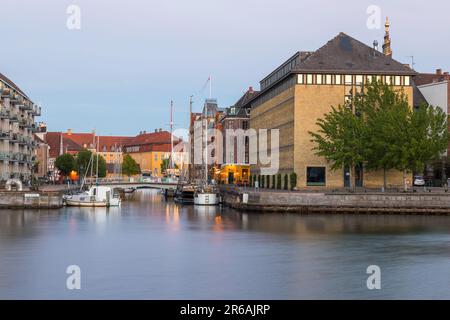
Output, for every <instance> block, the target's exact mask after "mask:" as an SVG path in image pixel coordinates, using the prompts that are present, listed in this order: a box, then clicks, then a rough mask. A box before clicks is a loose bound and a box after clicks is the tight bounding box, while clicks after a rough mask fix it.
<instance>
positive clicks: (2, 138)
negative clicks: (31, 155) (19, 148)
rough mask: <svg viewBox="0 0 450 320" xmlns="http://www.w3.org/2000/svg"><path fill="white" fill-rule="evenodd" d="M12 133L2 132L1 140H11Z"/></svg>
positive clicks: (0, 133)
mask: <svg viewBox="0 0 450 320" xmlns="http://www.w3.org/2000/svg"><path fill="white" fill-rule="evenodd" d="M10 138H11V133H10V132H9V131H0V140H9V139H10Z"/></svg>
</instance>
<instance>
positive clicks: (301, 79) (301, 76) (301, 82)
mask: <svg viewBox="0 0 450 320" xmlns="http://www.w3.org/2000/svg"><path fill="white" fill-rule="evenodd" d="M297 83H298V84H303V83H304V82H303V75H302V74H299V75H298V80H297Z"/></svg>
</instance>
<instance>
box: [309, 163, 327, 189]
mask: <svg viewBox="0 0 450 320" xmlns="http://www.w3.org/2000/svg"><path fill="white" fill-rule="evenodd" d="M306 185H307V186H325V167H307V168H306Z"/></svg>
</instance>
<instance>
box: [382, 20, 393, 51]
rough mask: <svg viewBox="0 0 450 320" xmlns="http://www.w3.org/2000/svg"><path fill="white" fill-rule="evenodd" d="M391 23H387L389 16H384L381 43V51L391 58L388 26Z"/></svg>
mask: <svg viewBox="0 0 450 320" xmlns="http://www.w3.org/2000/svg"><path fill="white" fill-rule="evenodd" d="M390 26H391V24H390V23H389V17H386V23H385V24H384V27H385V34H384V44H383V53H384V55H385V56H386V57H389V58H392V49H391V36H390V35H389V28H390Z"/></svg>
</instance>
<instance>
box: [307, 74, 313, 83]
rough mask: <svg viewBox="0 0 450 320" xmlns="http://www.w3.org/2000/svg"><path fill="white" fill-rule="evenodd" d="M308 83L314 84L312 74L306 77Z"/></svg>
mask: <svg viewBox="0 0 450 320" xmlns="http://www.w3.org/2000/svg"><path fill="white" fill-rule="evenodd" d="M306 83H307V84H312V83H313V76H312V74H308V75H306Z"/></svg>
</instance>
